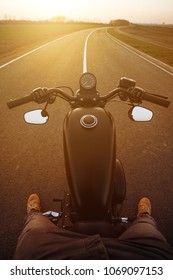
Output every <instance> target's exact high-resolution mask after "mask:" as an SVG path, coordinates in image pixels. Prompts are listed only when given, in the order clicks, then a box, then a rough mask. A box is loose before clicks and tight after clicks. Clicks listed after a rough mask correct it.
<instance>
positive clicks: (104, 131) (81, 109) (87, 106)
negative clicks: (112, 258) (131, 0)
mask: <svg viewBox="0 0 173 280" xmlns="http://www.w3.org/2000/svg"><path fill="white" fill-rule="evenodd" d="M79 84H80V88H79V90H78V91H77V92H76V93H74V92H73V90H72V89H71V88H70V87H68V86H59V87H55V88H50V89H48V88H36V89H34V90H33V91H32V92H31V94H29V95H27V96H24V97H22V98H20V99H16V100H10V101H9V102H8V103H7V105H8V107H9V108H10V109H11V108H14V107H16V106H19V105H22V104H25V103H28V102H31V101H34V102H36V103H38V104H41V103H45V106H44V108H43V109H37V110H34V111H30V112H27V113H25V114H24V119H25V121H26V122H27V123H29V124H45V123H47V122H48V119H49V114H48V111H47V107H48V106H49V105H51V104H53V103H54V102H55V100H56V98H62V99H63V100H65V101H67V102H68V103H69V104H70V106H71V110H70V111H69V113H68V114H67V116H66V117H65V120H64V125H63V144H64V145H63V146H64V157H65V168H66V174H67V179H68V184H69V190H70V193H69V194H67V195H65V197H64V198H63V199H58V200H56V199H55V201H56V202H57V203H60V209H59V211H58V212H53V211H47V212H45V213H43V215H45V216H48V217H50V218H51V219H52V221H53V222H55V223H56V224H57V225H59V226H61V227H64V228H67V229H69V230H74V231H77V232H80V233H85V234H95V233H99V234H100V235H101V236H115V235H118V234H120V232H122V229H121V230H120V229H118V230H117V228H118V227H117V224H118V223H120V224H121V225H122V224H127V222H128V221H131V220H133V219H134V217H120V212H121V208H122V205H123V201H124V200H125V197H126V179H125V174H124V169H123V165H122V163H121V161H120V160H119V159H118V158H117V156H116V137H115V124H114V120H113V117H112V115H111V113H110V112H108V111H107V110H106V109H105V106H106V104H107V103H108V102H109V101H112V100H114V101H120V102H123V103H126V104H128V105H130V110H129V112H128V116H129V118H130V119H131V120H133V121H137V122H138V121H150V120H151V119H152V117H153V112H152V111H150V110H149V109H146V108H144V107H142V106H141V104H142V102H143V101H144V100H146V101H148V102H152V103H155V104H158V105H161V106H164V107H168V106H169V104H170V101H169V100H167V97H165V96H160V95H156V94H151V93H148V92H147V91H145V90H144V89H142V88H139V87H137V86H136V81H135V80H133V79H129V78H126V77H122V78H121V79H120V81H119V84H118V86H117V87H116V88H115V89H113V90H112V91H111V92H109V93H108V94H106V95H101V94H100V93H99V92H98V90H97V87H96V85H97V80H96V77H95V76H94V75H93V74H92V73H90V72H85V73H83V74H82V76H81V77H80V80H79ZM67 90H70V91H71V94H69V93H67ZM117 98H118V99H117ZM122 228H123V230H124V229H125V227H124V226H123V227H122Z"/></svg>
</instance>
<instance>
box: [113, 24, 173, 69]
mask: <svg viewBox="0 0 173 280" xmlns="http://www.w3.org/2000/svg"><path fill="white" fill-rule="evenodd" d="M108 33H110V34H111V35H113V36H114V37H115V38H117V39H119V40H121V41H123V42H125V43H126V44H128V45H130V46H132V47H134V48H136V49H138V50H139V51H141V52H144V53H146V54H148V55H150V56H152V57H154V58H156V59H158V60H160V61H162V62H164V63H166V64H168V65H170V66H173V50H171V49H168V48H166V47H164V46H158V45H157V44H154V43H149V42H147V41H145V40H142V39H137V38H133V37H131V36H130V35H129V36H128V34H127V33H126V34H125V33H121V32H119V31H118V30H116V29H115V28H112V29H109V30H108ZM135 35H136V34H135ZM155 36H156V35H155Z"/></svg>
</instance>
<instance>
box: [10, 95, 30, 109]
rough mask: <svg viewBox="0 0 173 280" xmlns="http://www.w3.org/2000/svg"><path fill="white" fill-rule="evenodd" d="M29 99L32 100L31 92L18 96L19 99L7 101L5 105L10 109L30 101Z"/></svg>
mask: <svg viewBox="0 0 173 280" xmlns="http://www.w3.org/2000/svg"><path fill="white" fill-rule="evenodd" d="M31 101H34V100H33V96H32V94H30V95H26V96H24V97H22V98H19V99H14V100H10V101H8V102H7V106H8V108H9V109H12V108H14V107H17V106H20V105H23V104H25V103H28V102H31Z"/></svg>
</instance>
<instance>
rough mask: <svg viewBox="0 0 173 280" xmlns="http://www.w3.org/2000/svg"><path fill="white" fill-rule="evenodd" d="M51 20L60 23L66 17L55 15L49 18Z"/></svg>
mask: <svg viewBox="0 0 173 280" xmlns="http://www.w3.org/2000/svg"><path fill="white" fill-rule="evenodd" d="M51 21H53V22H58V23H61V22H66V21H67V19H66V17H64V16H55V17H52V18H51Z"/></svg>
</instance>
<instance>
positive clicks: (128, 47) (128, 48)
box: [106, 32, 173, 76]
mask: <svg viewBox="0 0 173 280" xmlns="http://www.w3.org/2000/svg"><path fill="white" fill-rule="evenodd" d="M106 34H107V36H108V37H109V38H110V39H111V40H112V41H113V42H115V43H116V44H119V45H120V46H122V47H123V48H125V49H127V50H128V51H130V52H131V53H133V54H135V55H137V56H139V57H140V58H142V59H143V60H145V61H147V62H149V63H150V64H152V65H154V66H156V67H157V68H159V69H161V70H162V71H164V72H166V73H167V74H169V75H170V76H173V73H172V72H171V71H169V70H166V69H165V68H163V67H162V66H160V65H158V64H157V63H155V62H153V61H151V60H150V59H149V58H148V59H147V58H146V57H144V55H143V54H142V52H141V54H139V53H137V52H136V51H135V49H134V50H133V49H132V48H133V47H131V46H128V45H127V44H125V43H123V42H122V41H120V40H118V39H116V38H115V37H113V36H112V35H110V34H108V33H107V32H106ZM151 58H152V57H151ZM163 64H164V63H163ZM165 66H167V65H166V64H165ZM168 67H170V68H172V67H171V66H169V65H168Z"/></svg>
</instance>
